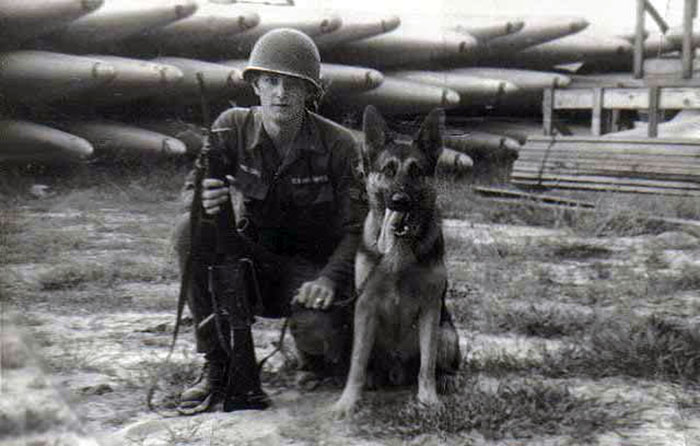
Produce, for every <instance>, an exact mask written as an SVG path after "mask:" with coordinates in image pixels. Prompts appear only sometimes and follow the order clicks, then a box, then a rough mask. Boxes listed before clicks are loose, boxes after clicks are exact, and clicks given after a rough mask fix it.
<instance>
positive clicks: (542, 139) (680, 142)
mask: <svg viewBox="0 0 700 446" xmlns="http://www.w3.org/2000/svg"><path fill="white" fill-rule="evenodd" d="M552 141H554V142H555V144H556V145H558V146H565V145H568V144H576V145H579V146H581V147H585V146H589V147H600V146H601V145H605V146H606V147H630V148H635V147H673V148H674V149H678V150H681V149H682V150H691V151H693V150H695V151H697V150H698V149H700V144H699V143H698V140H697V139H691V138H654V139H649V138H612V137H608V138H594V137H590V136H558V137H556V138H552V137H551V136H540V135H530V136H528V139H527V143H526V144H525V145H523V146H522V147H521V150H526V149H527V147H530V146H533V145H541V146H543V147H548V146H549V145H550V144H551V142H552Z"/></svg>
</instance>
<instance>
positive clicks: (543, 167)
mask: <svg viewBox="0 0 700 446" xmlns="http://www.w3.org/2000/svg"><path fill="white" fill-rule="evenodd" d="M513 172H518V173H539V172H542V173H548V174H552V175H567V174H570V175H597V176H606V177H612V178H637V179H654V180H668V181H686V182H689V183H697V184H700V176H698V175H696V174H693V173H690V174H689V173H688V172H687V171H682V170H679V171H677V172H668V171H667V172H659V171H653V170H645V169H644V168H627V169H625V168H624V167H619V166H618V167H617V168H616V167H615V166H611V167H609V168H608V167H606V168H602V167H599V166H598V165H586V164H581V163H578V164H575V165H573V164H569V165H566V166H564V165H562V164H561V163H555V164H552V163H542V164H539V163H531V164H528V163H521V164H518V165H516V166H513Z"/></svg>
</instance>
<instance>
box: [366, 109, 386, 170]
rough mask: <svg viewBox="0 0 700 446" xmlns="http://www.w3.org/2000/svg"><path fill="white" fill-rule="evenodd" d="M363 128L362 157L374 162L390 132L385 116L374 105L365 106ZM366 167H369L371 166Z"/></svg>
mask: <svg viewBox="0 0 700 446" xmlns="http://www.w3.org/2000/svg"><path fill="white" fill-rule="evenodd" d="M362 130H363V131H364V133H365V143H364V144H363V145H362V157H363V159H364V160H365V162H368V163H372V162H373V161H374V158H375V156H376V155H377V153H379V152H380V151H381V150H382V149H383V148H384V145H385V144H386V140H387V133H388V128H387V126H386V122H385V121H384V118H382V115H380V114H379V111H378V110H377V109H376V108H375V107H374V106H373V105H368V106H367V107H365V112H364V115H363V116H362ZM366 167H367V168H369V166H366ZM367 171H369V170H367Z"/></svg>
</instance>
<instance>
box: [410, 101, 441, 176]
mask: <svg viewBox="0 0 700 446" xmlns="http://www.w3.org/2000/svg"><path fill="white" fill-rule="evenodd" d="M444 127H445V112H444V111H443V110H442V109H440V108H435V109H433V111H431V112H430V113H429V114H428V116H426V117H425V119H424V120H423V124H421V126H420V130H418V134H417V135H416V138H415V144H416V145H418V148H419V149H420V150H421V151H422V152H423V153H424V154H425V156H426V157H427V158H428V161H429V162H430V164H431V170H432V169H434V167H435V166H436V165H437V160H438V158H439V157H440V153H442V130H443V128H444Z"/></svg>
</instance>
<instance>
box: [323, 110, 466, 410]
mask: <svg viewBox="0 0 700 446" xmlns="http://www.w3.org/2000/svg"><path fill="white" fill-rule="evenodd" d="M443 122H444V113H443V112H442V111H441V110H433V111H432V112H431V113H430V114H429V115H428V116H427V117H426V118H425V120H424V121H423V123H422V125H421V128H420V130H419V131H418V134H417V136H416V138H415V139H414V140H410V139H408V140H407V139H406V138H401V137H399V136H398V135H395V134H393V133H392V132H390V131H389V129H388V127H387V126H386V123H385V122H384V119H383V118H382V117H381V116H380V114H379V112H378V111H377V110H376V109H375V108H374V107H372V106H368V107H367V108H366V109H365V112H364V117H363V127H364V133H365V141H364V144H363V146H362V169H363V170H364V173H365V177H366V190H367V195H368V199H369V212H368V215H367V218H366V219H365V222H364V228H363V235H362V243H361V246H360V248H359V249H358V253H357V256H356V259H355V284H356V287H357V291H358V295H359V297H358V300H357V304H356V307H355V315H354V334H353V346H352V356H351V359H350V361H351V362H350V371H349V374H348V378H347V382H346V385H345V388H344V390H343V394H342V396H341V397H340V399H339V400H338V401H337V402H336V404H335V406H334V407H333V411H334V412H335V413H336V415H338V416H345V415H349V414H350V413H351V412H353V410H354V408H355V406H356V403H357V401H358V400H359V398H360V394H361V392H362V389H363V387H364V386H365V383H366V380H367V381H368V382H370V381H374V385H381V384H396V385H407V384H411V383H415V381H416V376H417V382H418V401H419V402H420V403H422V404H425V405H436V404H438V403H439V400H438V396H437V390H438V388H442V387H443V385H442V384H444V383H445V382H446V381H444V380H448V376H449V375H453V374H454V373H455V372H456V370H457V368H458V367H459V363H460V352H459V339H458V335H457V331H456V330H455V328H454V325H453V323H452V320H451V317H450V314H449V313H448V312H447V309H446V308H445V293H446V290H447V272H446V268H445V259H444V241H443V235H442V229H441V222H440V219H439V216H438V213H437V210H436V207H435V206H436V191H435V188H434V173H435V166H436V164H437V160H438V157H439V155H440V152H441V150H442V137H441V128H442V125H443ZM368 369H369V372H370V373H369V375H368V374H367V372H368ZM367 378H369V379H367ZM436 381H439V382H438V384H436Z"/></svg>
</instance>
